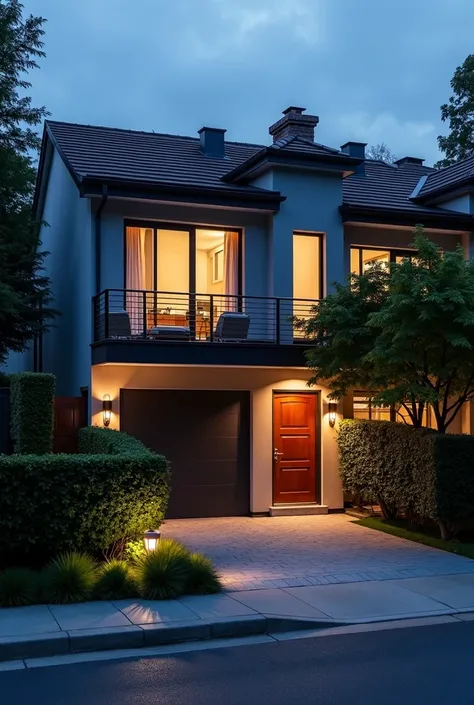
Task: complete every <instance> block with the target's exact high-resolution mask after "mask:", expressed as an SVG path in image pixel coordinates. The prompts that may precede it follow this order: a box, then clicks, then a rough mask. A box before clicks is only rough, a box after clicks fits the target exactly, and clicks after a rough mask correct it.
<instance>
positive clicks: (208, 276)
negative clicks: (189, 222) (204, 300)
mask: <svg viewBox="0 0 474 705" xmlns="http://www.w3.org/2000/svg"><path fill="white" fill-rule="evenodd" d="M224 235H225V233H224V232H223V231H222V230H196V291H197V293H198V294H224V293H225V290H224Z"/></svg>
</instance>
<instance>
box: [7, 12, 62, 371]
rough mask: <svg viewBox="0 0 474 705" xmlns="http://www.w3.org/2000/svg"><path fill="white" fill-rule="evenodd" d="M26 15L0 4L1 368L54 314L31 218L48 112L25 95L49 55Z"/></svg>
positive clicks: (34, 20) (37, 24)
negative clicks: (43, 125)
mask: <svg viewBox="0 0 474 705" xmlns="http://www.w3.org/2000/svg"><path fill="white" fill-rule="evenodd" d="M22 10H23V6H22V5H21V4H20V3H19V2H18V0H0V364H1V363H3V362H5V360H6V357H7V355H8V352H9V351H16V352H21V351H23V350H25V348H26V347H27V345H28V343H29V342H30V341H31V340H32V339H33V338H34V337H35V336H36V335H37V334H38V333H40V332H42V331H44V330H46V329H47V327H48V325H49V321H50V320H51V319H52V317H53V316H54V315H55V312H54V311H53V310H52V309H51V308H50V307H49V303H50V302H51V293H50V288H49V280H48V278H47V277H46V276H44V274H43V272H42V265H43V262H44V259H45V257H46V253H44V252H43V253H42V252H39V251H38V246H39V242H38V231H39V225H40V224H39V223H35V222H34V221H33V213H32V195H33V190H34V183H35V162H34V159H35V156H36V152H37V150H38V148H39V145H40V139H39V136H38V134H37V133H36V132H35V130H34V127H35V126H36V125H37V124H39V123H40V122H41V120H42V119H43V118H44V117H45V116H46V115H47V112H46V109H45V108H44V107H40V108H35V107H32V105H31V98H30V97H28V96H26V95H23V93H24V91H26V90H28V89H29V88H30V87H31V84H30V83H29V82H28V81H27V80H26V76H27V74H28V73H29V72H30V71H31V70H33V69H35V68H38V64H37V62H36V60H37V59H39V58H41V57H43V56H44V52H43V50H42V47H43V42H42V37H43V34H44V31H43V29H42V27H43V24H44V22H45V20H44V19H43V18H41V17H33V16H31V15H30V16H29V17H27V18H25V19H24V18H23V15H22ZM20 93H21V94H22V95H20Z"/></svg>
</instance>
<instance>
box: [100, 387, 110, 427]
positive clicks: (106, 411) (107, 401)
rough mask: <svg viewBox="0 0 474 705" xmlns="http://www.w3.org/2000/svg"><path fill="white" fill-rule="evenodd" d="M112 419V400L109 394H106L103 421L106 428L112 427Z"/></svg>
mask: <svg viewBox="0 0 474 705" xmlns="http://www.w3.org/2000/svg"><path fill="white" fill-rule="evenodd" d="M111 418H112V400H111V398H110V396H109V395H108V394H104V398H103V399H102V421H103V424H104V426H105V427H106V428H107V426H110V419H111Z"/></svg>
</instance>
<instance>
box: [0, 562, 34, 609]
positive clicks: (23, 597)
mask: <svg viewBox="0 0 474 705" xmlns="http://www.w3.org/2000/svg"><path fill="white" fill-rule="evenodd" d="M37 597H38V575H37V573H34V572H33V571H32V570H28V569H27V568H7V569H6V570H4V571H3V572H1V573H0V607H21V606H23V605H31V604H33V602H36V600H37Z"/></svg>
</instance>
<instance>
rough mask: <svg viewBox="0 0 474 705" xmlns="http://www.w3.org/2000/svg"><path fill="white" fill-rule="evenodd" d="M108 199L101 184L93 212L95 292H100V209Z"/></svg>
mask: <svg viewBox="0 0 474 705" xmlns="http://www.w3.org/2000/svg"><path fill="white" fill-rule="evenodd" d="M107 199H108V189H107V184H102V199H101V201H100V203H99V206H98V208H97V210H96V212H95V293H96V294H97V295H98V294H100V282H101V276H100V275H101V269H102V267H101V259H102V254H101V253H102V211H103V210H104V207H105V204H106V203H107Z"/></svg>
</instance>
